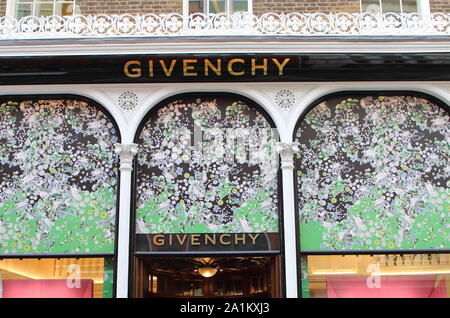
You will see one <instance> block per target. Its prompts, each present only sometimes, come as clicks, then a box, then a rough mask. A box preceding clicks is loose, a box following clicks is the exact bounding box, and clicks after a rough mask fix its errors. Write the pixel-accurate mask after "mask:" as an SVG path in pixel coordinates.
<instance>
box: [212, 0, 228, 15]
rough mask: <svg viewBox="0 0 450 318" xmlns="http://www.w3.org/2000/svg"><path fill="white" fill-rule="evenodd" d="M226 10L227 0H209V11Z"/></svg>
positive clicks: (219, 11)
mask: <svg viewBox="0 0 450 318" xmlns="http://www.w3.org/2000/svg"><path fill="white" fill-rule="evenodd" d="M222 12H225V0H209V13H222Z"/></svg>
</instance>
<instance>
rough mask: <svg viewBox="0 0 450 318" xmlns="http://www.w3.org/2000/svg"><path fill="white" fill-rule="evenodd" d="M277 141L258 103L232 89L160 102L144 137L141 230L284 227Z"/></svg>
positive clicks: (140, 160) (138, 224)
mask: <svg viewBox="0 0 450 318" xmlns="http://www.w3.org/2000/svg"><path fill="white" fill-rule="evenodd" d="M199 132H201V136H203V137H202V138H201V139H200V141H199V142H198V143H196V142H195V136H197V135H198V133H199ZM192 136H194V137H193V138H191V137H192ZM276 141H277V139H276V134H275V133H274V130H273V129H272V126H271V125H270V123H269V122H268V121H267V119H266V118H265V117H264V116H263V115H262V114H261V113H260V112H259V111H258V110H257V109H256V108H255V107H254V106H253V105H250V104H248V103H246V102H243V101H240V100H239V99H236V98H232V97H229V96H223V97H216V98H212V97H210V96H199V97H186V98H182V99H179V100H176V101H173V102H171V103H169V104H168V105H166V106H164V107H162V108H160V109H159V110H158V111H157V112H155V113H154V114H153V116H151V117H150V118H149V120H148V122H147V123H146V124H145V126H144V128H143V130H142V133H141V135H140V137H139V142H138V143H139V145H140V146H139V152H138V172H137V175H138V177H137V184H138V186H137V217H136V229H137V230H136V232H137V233H138V234H148V233H220V232H232V233H233V232H234V233H242V232H277V231H278V192H277V191H278V190H277V189H278V179H277V161H278V158H277V155H276V153H275V149H274V146H275V143H276Z"/></svg>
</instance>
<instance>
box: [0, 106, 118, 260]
mask: <svg viewBox="0 0 450 318" xmlns="http://www.w3.org/2000/svg"><path fill="white" fill-rule="evenodd" d="M116 142H118V132H117V131H116V129H115V127H114V125H113V124H112V122H111V121H110V120H109V119H108V117H107V116H106V115H105V114H104V113H102V112H101V111H100V110H98V109H97V108H95V107H93V106H91V105H89V104H87V103H86V102H83V101H77V100H26V101H20V102H15V101H11V100H10V101H3V102H1V103H0V254H46V253H48V254H63V253H75V254H77V253H112V252H114V235H115V215H116V211H115V206H116V187H117V167H116V166H117V156H116V155H115V153H114V143H116Z"/></svg>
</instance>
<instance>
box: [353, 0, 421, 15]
mask: <svg viewBox="0 0 450 318" xmlns="http://www.w3.org/2000/svg"><path fill="white" fill-rule="evenodd" d="M426 1H428V0H426ZM423 2H425V1H424V0H361V11H362V12H369V13H375V14H377V13H388V12H395V13H413V12H421V11H422V10H423V9H424V7H425V5H424V3H423Z"/></svg>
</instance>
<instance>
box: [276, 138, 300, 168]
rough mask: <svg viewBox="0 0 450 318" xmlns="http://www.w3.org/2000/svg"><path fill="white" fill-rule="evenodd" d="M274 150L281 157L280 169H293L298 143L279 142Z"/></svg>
mask: <svg viewBox="0 0 450 318" xmlns="http://www.w3.org/2000/svg"><path fill="white" fill-rule="evenodd" d="M275 150H276V151H277V152H278V153H279V154H280V157H281V169H283V170H284V169H290V170H293V169H294V155H295V154H296V153H298V152H299V151H300V149H299V143H298V142H279V143H277V144H276V146H275Z"/></svg>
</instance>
